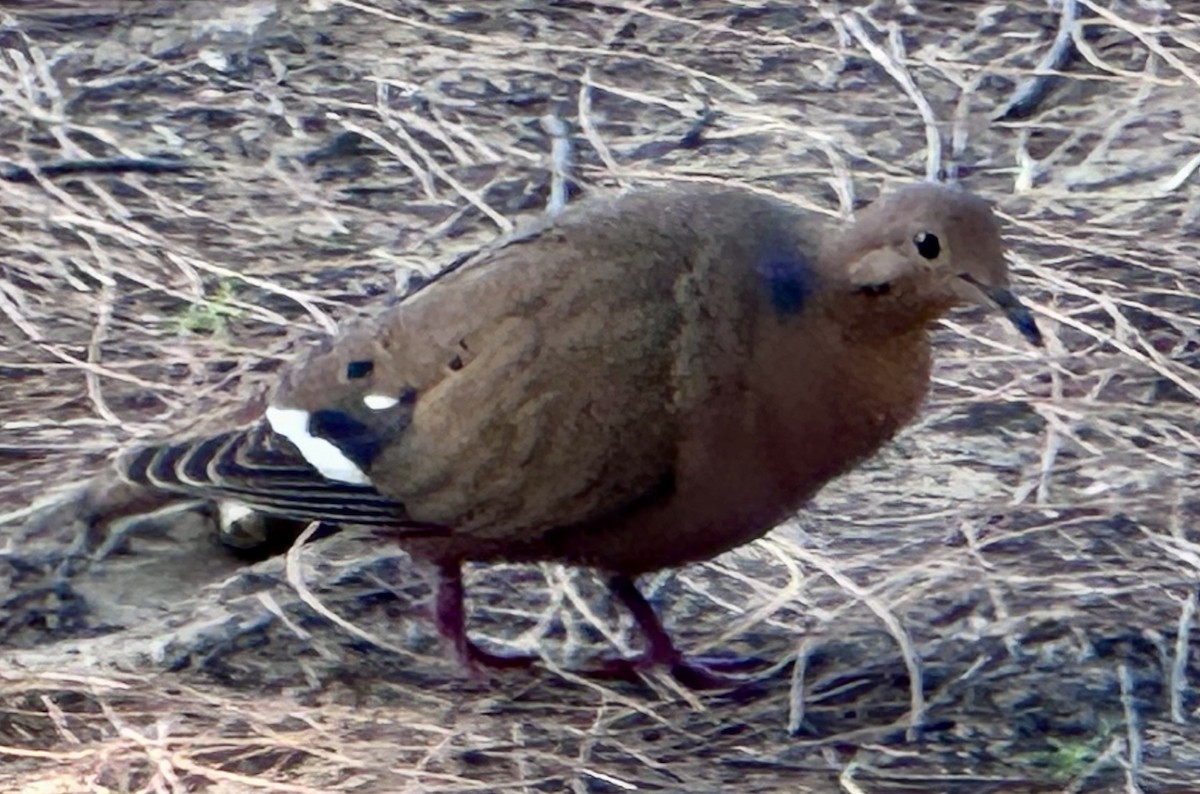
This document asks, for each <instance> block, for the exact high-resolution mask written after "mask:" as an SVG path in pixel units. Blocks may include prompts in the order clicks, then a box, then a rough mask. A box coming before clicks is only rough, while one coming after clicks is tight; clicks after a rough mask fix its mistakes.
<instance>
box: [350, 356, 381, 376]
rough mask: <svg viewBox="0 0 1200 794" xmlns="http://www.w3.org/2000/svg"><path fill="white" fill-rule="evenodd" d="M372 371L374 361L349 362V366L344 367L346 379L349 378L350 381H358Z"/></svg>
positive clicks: (373, 369)
mask: <svg viewBox="0 0 1200 794" xmlns="http://www.w3.org/2000/svg"><path fill="white" fill-rule="evenodd" d="M374 371H375V362H374V361H369V360H364V361H351V362H350V363H349V364H347V365H346V377H347V378H349V379H350V380H358V379H359V378H365V377H367V376H368V375H370V374H371V373H372V372H374Z"/></svg>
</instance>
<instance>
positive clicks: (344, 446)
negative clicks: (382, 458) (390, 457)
mask: <svg viewBox="0 0 1200 794" xmlns="http://www.w3.org/2000/svg"><path fill="white" fill-rule="evenodd" d="M386 431H387V429H386V428H377V427H372V426H370V425H368V424H366V423H364V422H360V421H359V420H357V419H355V418H354V417H353V416H351V415H350V414H348V413H346V412H344V411H338V410H332V409H325V410H321V411H314V412H313V413H312V415H311V416H310V417H309V418H308V432H309V433H311V434H312V435H314V436H316V437H318V438H323V439H325V440H326V441H329V442H330V443H332V444H333V445H334V446H336V447H337V448H338V449H339V450H341V452H342V454H343V455H345V456H346V457H347V458H349V459H350V460H352V461H354V463H355V464H356V465H357V466H358V467H359V468H362V469H365V468H368V467H369V466H370V465H371V462H372V461H373V460H375V458H376V457H377V456H378V455H379V453H380V452H382V451H383V448H384V447H385V446H387V443H388V441H389V440H391V438H392V434H391V432H386Z"/></svg>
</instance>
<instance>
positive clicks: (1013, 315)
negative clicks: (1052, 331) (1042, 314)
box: [959, 273, 1045, 347]
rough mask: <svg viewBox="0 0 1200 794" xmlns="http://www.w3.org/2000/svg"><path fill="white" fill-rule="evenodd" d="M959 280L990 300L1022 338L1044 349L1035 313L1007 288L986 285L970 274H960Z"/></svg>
mask: <svg viewBox="0 0 1200 794" xmlns="http://www.w3.org/2000/svg"><path fill="white" fill-rule="evenodd" d="M959 278H961V279H962V280H963V281H966V282H967V283H968V284H971V285H972V286H974V287H975V288H976V289H978V290H979V291H980V292H982V293H983V295H984V297H986V298H987V299H988V301H990V302H991V303H992V304H993V305H994V306H996V308H998V309H1000V310H1001V311H1003V312H1004V316H1005V317H1007V318H1008V321H1009V322H1010V323H1012V324H1013V325H1014V326H1016V329H1017V330H1018V331H1020V332H1021V336H1023V337H1025V338H1026V339H1027V340H1029V343H1030V344H1031V345H1034V346H1035V347H1044V346H1045V342H1044V341H1043V340H1042V332H1041V331H1040V330H1038V327H1037V323H1036V322H1034V319H1033V313H1032V312H1030V311H1029V307H1028V306H1026V305H1025V304H1024V303H1021V301H1020V300H1019V299H1018V298H1017V296H1016V295H1014V294H1012V291H1011V290H1009V289H1008V288H1007V287H994V286H991V285H990V284H984V283H983V282H982V281H980V280H979V279H977V278H975V277H974V276H972V275H971V274H969V273H959Z"/></svg>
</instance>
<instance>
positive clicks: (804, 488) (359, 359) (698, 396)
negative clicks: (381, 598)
mask: <svg viewBox="0 0 1200 794" xmlns="http://www.w3.org/2000/svg"><path fill="white" fill-rule="evenodd" d="M960 304H983V305H986V306H992V307H996V308H999V309H1000V310H1002V311H1003V312H1004V313H1005V314H1006V315H1007V316H1008V318H1009V319H1010V320H1011V321H1012V323H1013V324H1014V325H1015V326H1016V328H1017V329H1018V330H1019V331H1020V332H1021V334H1023V335H1024V336H1025V337H1026V338H1027V339H1028V340H1029V341H1030V342H1032V343H1033V344H1036V345H1040V344H1041V336H1040V334H1039V332H1038V329H1037V326H1036V325H1035V323H1034V320H1033V318H1032V316H1031V314H1030V313H1029V311H1028V309H1027V308H1026V307H1025V306H1024V305H1023V304H1021V303H1020V302H1018V300H1017V299H1016V298H1015V297H1014V296H1013V294H1012V293H1011V292H1010V291H1009V277H1008V271H1007V268H1006V265H1005V260H1004V246H1003V244H1002V242H1001V237H1000V228H999V225H998V222H997V220H996V218H995V216H994V215H993V214H992V211H991V210H990V208H989V206H988V204H987V203H986V202H985V201H983V200H982V199H980V198H978V197H976V196H973V195H971V194H969V193H967V192H966V191H964V190H961V189H958V188H955V187H947V186H941V185H935V184H916V185H912V186H910V187H905V188H903V189H900V190H897V191H895V192H893V193H891V194H889V195H886V196H884V197H883V198H881V199H879V200H878V201H876V202H875V203H874V204H872V205H870V206H868V207H866V208H865V209H863V210H861V211H860V212H859V213H858V217H857V220H856V221H854V222H853V223H851V224H849V225H846V226H844V227H839V226H838V225H836V224H833V223H832V222H830V221H828V220H826V219H825V218H823V217H822V216H820V215H818V214H816V213H812V212H808V211H805V210H802V209H799V208H797V207H795V206H793V205H790V204H788V203H785V202H783V201H780V200H776V199H773V198H768V197H765V196H762V195H759V194H756V193H753V192H750V191H748V190H744V189H739V188H735V187H728V186H715V185H708V184H689V185H677V186H671V187H656V188H645V189H640V190H635V191H632V192H629V193H626V194H624V195H620V196H616V197H610V198H604V199H600V200H591V201H585V202H582V203H581V204H579V205H576V206H574V207H571V208H568V209H567V210H566V211H565V212H563V213H562V214H560V215H558V216H556V217H554V218H552V219H545V220H542V221H541V222H540V223H538V224H536V225H534V226H533V227H532V228H530V229H527V230H525V231H523V232H521V233H518V234H517V235H515V236H514V237H512V238H511V239H509V240H507V241H504V242H502V243H499V244H497V245H495V246H493V247H490V248H487V249H485V250H483V251H481V252H479V253H477V254H474V255H472V256H470V257H467V258H464V259H462V260H460V261H458V262H456V263H454V264H453V265H451V266H450V268H448V269H447V271H446V272H445V273H443V274H442V275H441V276H439V277H438V278H437V279H435V280H433V281H432V282H430V283H429V284H427V285H425V286H423V287H421V288H419V289H417V290H416V291H415V292H413V293H411V294H409V295H407V296H405V297H404V298H403V299H401V300H398V301H397V302H395V303H394V304H393V305H391V306H389V307H387V308H386V309H385V310H384V311H383V312H382V313H381V314H379V315H378V316H377V317H375V318H374V319H373V320H372V321H370V322H366V323H362V324H359V325H356V326H354V327H351V328H347V329H346V330H344V331H343V332H342V333H341V334H340V335H338V336H336V337H334V338H332V339H328V340H326V341H325V342H323V343H321V344H319V345H317V346H316V347H314V348H313V349H312V350H311V351H309V352H308V353H307V355H304V356H302V357H301V358H300V359H299V360H297V361H296V362H294V364H293V365H292V366H291V367H290V368H289V369H288V370H287V371H286V373H285V374H284V375H283V377H282V381H281V382H280V384H279V386H278V389H277V391H276V392H275V394H274V397H273V399H272V400H271V402H270V405H269V407H268V408H267V409H266V412H265V416H264V417H263V418H262V419H260V420H259V421H258V422H257V423H255V424H252V425H251V426H249V427H247V428H243V429H240V430H235V431H232V432H229V433H225V434H223V435H218V436H215V437H210V438H201V439H196V440H191V441H187V442H184V443H178V444H168V445H164V446H157V447H151V448H144V449H139V450H135V451H133V452H132V453H129V454H127V455H125V456H124V457H123V458H121V460H120V462H119V467H120V470H121V473H122V475H123V476H124V477H125V478H126V479H127V480H129V481H130V482H132V483H136V484H143V485H149V486H152V487H153V488H155V489H161V490H164V491H169V492H176V493H179V492H182V493H187V494H194V495H201V496H204V497H210V498H214V499H218V500H231V501H232V502H235V503H239V504H241V505H245V506H248V507H249V508H251V509H253V510H256V511H261V512H263V513H267V514H273V515H280V516H285V517H291V518H295V519H302V520H323V521H330V522H337V523H340V524H348V525H364V526H367V527H371V528H373V529H374V531H376V532H380V533H383V534H385V535H386V536H388V537H390V538H392V539H394V540H395V542H396V543H398V544H400V545H401V546H402V547H403V548H404V549H406V550H407V551H408V552H409V553H410V554H412V555H413V556H414V557H415V558H417V559H420V560H424V561H428V562H430V563H432V564H433V565H434V566H436V568H437V570H438V571H439V586H438V591H437V595H436V609H435V613H436V617H437V622H438V627H439V630H440V632H441V634H442V635H443V636H444V637H445V638H446V639H447V640H448V641H450V642H451V643H452V644H453V647H454V649H455V650H456V652H457V653H458V655H459V657H460V658H461V659H462V660H463V661H464V662H466V663H468V664H470V665H499V666H507V665H510V664H517V663H522V662H526V661H528V660H513V659H509V658H507V657H501V656H497V655H495V654H492V653H489V652H487V651H485V650H483V649H482V648H480V647H478V646H477V645H475V644H474V643H473V642H472V641H471V640H470V639H468V637H467V634H466V631H465V626H464V622H465V621H464V609H463V587H462V579H461V576H460V566H461V564H462V563H463V562H466V561H500V560H505V561H519V562H533V561H553V562H561V563H566V564H568V565H578V566H588V567H591V568H595V569H598V570H600V571H602V572H604V574H605V575H606V576H607V577H608V583H609V586H610V589H611V592H612V593H613V594H614V595H615V596H616V597H617V598H618V599H619V600H620V602H621V603H623V604H625V605H626V606H627V607H628V608H629V609H630V610H631V612H632V614H633V617H634V618H635V620H636V622H637V624H638V625H639V627H640V628H641V630H642V631H643V633H644V635H645V639H646V650H645V652H644V654H643V655H642V656H640V657H639V658H638V659H636V660H627V664H629V665H630V669H636V668H640V667H641V666H643V665H666V666H668V667H669V668H670V669H671V671H672V672H673V673H674V674H675V675H676V676H677V677H678V678H679V679H680V680H683V681H685V682H687V683H690V684H693V685H695V686H706V685H719V684H721V683H723V682H724V681H725V680H726V679H724V678H723V677H721V676H719V675H717V674H716V673H715V672H713V671H711V670H707V669H705V668H703V667H702V666H701V665H699V664H698V663H695V662H689V661H687V660H686V659H685V658H684V656H683V655H682V654H681V653H680V652H679V651H678V650H677V649H676V647H675V645H674V644H673V643H672V641H671V639H670V637H669V636H668V634H667V633H666V631H665V630H664V629H663V627H662V625H661V624H660V622H659V620H658V618H657V616H656V615H655V613H654V610H653V609H652V608H651V606H650V605H649V603H648V602H647V601H646V600H645V599H644V598H643V597H642V595H641V594H640V593H639V592H638V590H637V588H636V587H635V584H634V577H636V576H638V575H639V574H644V573H647V572H650V571H657V570H659V569H663V568H669V567H673V566H679V565H683V564H685V563H689V562H693V561H697V560H705V559H708V558H711V557H713V556H715V555H717V554H720V553H721V552H724V551H726V550H728V549H732V548H734V547H736V546H739V545H741V544H744V543H747V542H749V541H752V540H754V539H755V538H758V537H760V536H762V535H763V534H764V533H766V532H767V531H769V530H770V529H771V528H772V527H774V526H776V525H777V524H779V523H780V522H782V521H784V520H785V519H787V518H788V517H789V516H791V515H792V514H793V513H795V512H796V511H797V510H798V509H799V508H800V507H802V506H803V505H804V503H805V502H806V501H808V500H809V499H810V498H811V497H812V496H813V495H814V494H815V493H817V491H818V490H819V489H820V488H821V487H822V486H823V485H824V484H825V483H827V482H829V481H830V480H831V479H833V478H835V477H837V476H838V475H840V474H842V473H844V472H846V471H847V470H848V469H850V468H852V467H853V466H854V465H855V464H857V463H859V462H861V461H862V460H864V459H865V458H867V457H868V456H870V455H872V454H873V453H875V452H876V451H877V450H878V449H879V448H880V447H881V446H882V445H883V444H885V443H886V442H887V441H888V440H889V439H891V438H892V437H893V436H894V435H895V434H896V432H897V431H898V430H900V429H901V428H902V427H903V426H904V425H905V424H906V423H907V422H909V421H910V420H911V419H912V418H913V417H914V415H915V414H916V413H917V411H918V409H919V407H920V405H921V402H922V400H923V398H924V397H925V394H926V391H927V389H928V387H929V379H930V358H931V349H930V336H929V331H930V326H931V324H932V323H933V322H934V321H935V320H937V319H938V318H939V317H941V316H942V315H943V314H944V313H946V312H947V311H948V310H950V309H951V308H953V307H955V306H957V305H960Z"/></svg>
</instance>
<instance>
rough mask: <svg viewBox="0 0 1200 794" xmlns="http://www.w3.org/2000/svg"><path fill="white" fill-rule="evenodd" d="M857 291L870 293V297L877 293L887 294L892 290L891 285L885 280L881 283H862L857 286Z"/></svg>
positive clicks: (863, 293) (877, 294) (864, 293)
mask: <svg viewBox="0 0 1200 794" xmlns="http://www.w3.org/2000/svg"><path fill="white" fill-rule="evenodd" d="M858 291H859V293H860V294H862V295H870V296H871V297H872V298H874V297H877V296H879V295H887V294H888V293H889V292H891V291H892V285H891V284H889V283H887V282H886V281H885V282H883V283H882V284H864V285H863V286H861V287H859V288H858Z"/></svg>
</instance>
